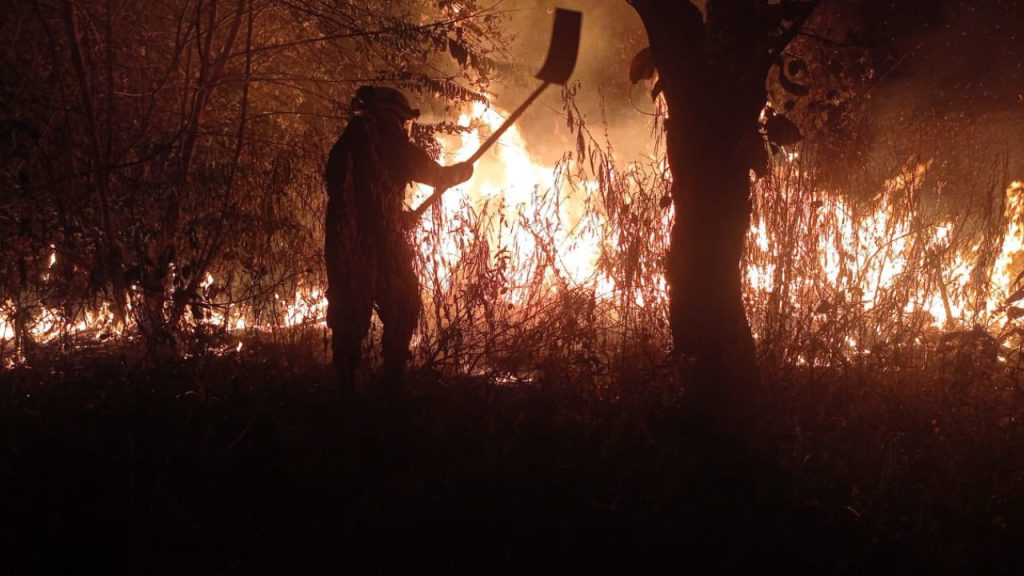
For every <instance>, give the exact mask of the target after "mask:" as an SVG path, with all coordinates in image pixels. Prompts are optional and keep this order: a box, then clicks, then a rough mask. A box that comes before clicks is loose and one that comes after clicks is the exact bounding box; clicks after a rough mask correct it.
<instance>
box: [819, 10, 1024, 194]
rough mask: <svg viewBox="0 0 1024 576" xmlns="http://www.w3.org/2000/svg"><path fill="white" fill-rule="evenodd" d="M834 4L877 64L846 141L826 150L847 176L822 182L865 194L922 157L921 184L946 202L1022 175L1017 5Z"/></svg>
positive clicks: (1022, 57)
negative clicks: (927, 164) (880, 58)
mask: <svg viewBox="0 0 1024 576" xmlns="http://www.w3.org/2000/svg"><path fill="white" fill-rule="evenodd" d="M839 3H840V4H845V5H846V7H847V8H850V7H851V6H852V8H853V9H852V10H848V11H847V12H846V14H847V15H854V16H853V18H851V19H850V20H849V21H847V22H845V23H844V24H845V25H846V26H847V27H848V32H849V33H850V34H849V37H850V38H852V39H853V40H854V41H859V42H862V43H866V44H868V45H869V46H871V48H872V49H873V50H874V53H875V54H876V55H878V54H882V55H884V58H885V59H887V62H885V63H882V65H880V66H879V71H880V75H879V76H877V77H876V78H872V79H871V80H870V81H869V82H868V83H866V84H864V85H863V86H861V87H860V89H859V93H858V94H855V95H854V106H853V107H852V108H851V114H850V133H849V135H850V141H849V142H847V143H845V144H844V143H841V142H840V143H838V144H839V146H838V148H839V154H838V155H837V156H836V157H833V158H830V161H832V162H835V163H836V166H835V167H842V168H844V170H842V171H843V172H848V173H849V175H848V178H846V179H843V180H840V181H837V182H832V184H834V185H837V186H838V187H840V188H843V189H846V190H848V191H852V192H854V193H858V194H859V195H868V194H873V193H876V192H878V191H879V190H880V189H881V185H882V182H883V181H884V180H885V179H887V178H891V177H892V176H893V175H894V171H895V170H898V169H899V168H900V166H899V164H900V163H905V162H907V161H908V160H909V159H911V158H916V159H918V160H920V161H931V166H932V168H931V170H930V171H929V173H930V182H929V184H930V185H926V190H929V189H930V190H931V191H932V192H935V193H936V194H937V195H941V196H943V198H942V201H943V202H945V203H946V206H945V209H947V210H956V209H959V208H961V207H962V206H964V205H965V204H968V205H971V204H973V205H975V206H976V205H978V203H979V202H980V201H982V200H983V198H984V197H985V196H986V195H988V194H989V193H990V192H991V191H992V189H993V188H996V189H999V190H1005V189H1006V187H1007V186H1008V184H1009V181H1011V180H1019V179H1021V178H1024V32H1022V29H1021V27H1020V24H1021V23H1022V22H1024V6H1022V5H1021V3H1019V2H1015V1H1007V0H975V1H973V2H963V1H951V0H947V1H942V2H933V1H932V0H929V1H928V2H924V3H921V4H920V5H917V4H915V3H914V2H908V3H904V4H890V3H887V2H881V1H877V2H876V1H872V0H844V1H843V2H839ZM857 15H859V17H860V21H859V22H858V21H857ZM812 24H813V23H812ZM821 24H822V23H820V22H819V29H825V28H824V27H823V26H821ZM865 30H870V31H871V35H870V36H869V35H867V34H865V33H864V31H865ZM876 64H879V62H876ZM831 145H832V146H833V147H836V146H837V143H835V142H833V143H831Z"/></svg>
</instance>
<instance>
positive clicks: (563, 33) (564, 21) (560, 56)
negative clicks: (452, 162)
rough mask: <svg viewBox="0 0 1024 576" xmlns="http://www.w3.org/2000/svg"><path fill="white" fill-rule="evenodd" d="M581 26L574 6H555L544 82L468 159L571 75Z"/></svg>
mask: <svg viewBox="0 0 1024 576" xmlns="http://www.w3.org/2000/svg"><path fill="white" fill-rule="evenodd" d="M582 26H583V14H582V13H581V12H577V11H575V10H565V9H563V8H558V9H557V10H556V11H555V28H554V31H553V32H552V33H551V45H550V47H548V57H547V60H545V62H544V67H543V68H541V70H540V72H538V73H537V79H538V80H543V81H544V83H543V84H541V85H540V86H538V87H537V89H536V90H534V91H533V94H530V96H529V97H528V98H527V99H526V101H524V102H523V103H522V104H520V105H519V108H516V110H515V112H513V113H512V114H511V115H509V117H508V119H506V120H505V122H504V123H503V124H502V125H501V127H499V128H498V129H497V130H495V131H494V133H493V134H491V137H490V138H488V139H487V141H486V142H484V143H483V144H481V145H480V148H479V149H478V150H477V151H476V152H474V153H473V155H472V156H470V157H469V159H468V160H466V161H467V162H469V163H470V164H475V163H476V161H477V160H479V159H480V157H481V156H483V155H484V153H485V152H487V151H488V150H489V149H490V148H491V146H494V144H495V143H497V142H498V139H499V138H501V135H502V134H504V133H505V131H506V130H508V129H509V128H511V127H512V125H513V124H515V123H516V120H518V119H519V117H520V116H522V115H523V112H526V109H527V108H529V107H530V105H531V104H533V102H534V101H535V100H536V99H537V98H538V97H539V96H540V95H541V93H542V92H544V90H546V89H547V87H548V86H550V85H552V84H559V85H562V86H564V85H565V83H566V82H568V81H569V76H571V75H572V71H573V69H574V68H575V67H576V58H577V56H578V55H579V51H580V29H581V28H582ZM447 190H448V189H447V188H437V189H435V190H434V193H433V194H431V195H430V198H427V199H426V200H425V201H424V202H423V203H422V204H420V205H419V207H417V208H416V209H415V210H413V212H412V215H413V218H412V220H413V221H417V220H419V218H420V217H421V216H423V213H424V212H426V211H427V210H429V209H430V207H431V206H433V205H434V204H437V202H438V200H440V199H441V195H442V194H444V193H445V192H446V191H447Z"/></svg>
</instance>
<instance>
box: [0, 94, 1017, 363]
mask: <svg viewBox="0 0 1024 576" xmlns="http://www.w3.org/2000/svg"><path fill="white" fill-rule="evenodd" d="M503 120H504V117H503V115H502V113H501V112H500V111H499V110H498V109H497V108H494V107H492V106H488V105H485V104H482V103H475V104H473V105H472V106H471V107H470V108H469V109H467V110H466V112H465V113H464V114H462V116H461V117H460V118H459V122H458V123H459V125H460V126H462V127H464V128H465V131H463V132H461V133H459V134H458V135H454V136H439V137H438V141H439V144H440V146H441V151H442V156H443V160H442V161H443V163H445V164H451V163H454V162H458V161H461V160H464V159H466V158H468V157H469V156H470V155H471V154H472V153H473V152H474V151H475V150H476V149H477V148H478V147H479V145H480V143H481V142H482V141H483V140H484V139H485V138H486V137H487V136H488V135H489V134H490V133H492V132H493V131H494V130H496V129H497V128H498V127H499V126H500V125H501V123H502V122H503ZM529 150H530V147H529V143H528V142H527V140H526V139H525V138H524V136H523V135H522V134H521V133H520V132H519V130H518V128H516V127H512V128H511V129H510V130H509V131H508V132H507V133H506V134H505V136H504V137H503V138H502V140H501V142H500V143H499V145H498V146H497V147H496V148H495V149H493V151H491V152H489V153H488V154H486V155H485V156H484V157H483V158H482V159H481V160H480V161H479V162H478V163H477V165H476V167H475V174H474V177H473V178H472V179H471V180H470V181H469V182H467V183H465V184H464V185H462V186H459V187H457V188H455V189H453V190H450V191H449V192H448V193H447V194H446V195H445V196H444V197H443V198H442V201H441V202H440V203H439V204H438V205H437V206H436V207H435V208H434V209H432V210H431V211H430V212H428V213H427V214H426V216H425V217H424V219H423V221H422V222H421V224H420V226H418V227H417V228H416V229H415V230H414V231H413V232H412V233H411V240H412V242H413V243H414V244H415V246H416V247H417V249H418V250H419V261H418V266H419V270H420V272H421V278H422V294H423V300H424V302H426V303H428V304H430V303H434V304H437V303H438V302H441V304H437V305H435V306H433V308H435V309H437V308H445V312H444V314H443V315H442V314H440V313H438V314H435V315H433V316H432V315H430V314H426V313H425V314H424V321H423V322H424V323H423V325H422V326H421V333H419V334H417V335H416V340H415V342H414V345H416V346H420V345H423V346H427V345H428V343H429V342H428V341H429V340H430V338H431V337H430V336H429V335H430V334H434V335H435V336H436V335H437V334H440V333H442V332H443V331H444V330H445V327H446V326H447V325H448V324H450V323H453V322H455V319H457V317H459V315H460V314H461V315H463V316H464V317H468V318H470V319H472V318H473V315H474V314H475V312H474V306H476V305H477V304H475V302H479V301H487V302H489V303H491V305H493V306H494V309H495V310H498V311H500V313H501V314H503V315H504V318H505V319H506V320H508V319H513V320H515V321H519V322H529V321H530V320H531V318H533V317H534V316H536V313H535V311H536V310H537V309H538V308H543V307H545V306H547V303H549V302H551V301H554V300H558V299H560V298H565V297H567V296H572V295H584V296H585V298H584V300H581V301H580V302H591V303H593V305H594V306H596V307H599V308H600V314H601V315H602V317H603V318H606V319H609V321H611V322H616V321H623V319H624V318H628V312H624V310H626V308H628V307H634V308H640V309H644V308H659V309H664V308H665V307H666V303H667V288H666V282H665V278H664V275H663V273H662V271H661V267H660V261H661V258H662V257H663V254H664V245H665V244H664V238H667V237H668V234H669V230H670V228H671V224H672V219H673V213H672V211H671V209H660V208H657V197H658V196H660V192H659V190H660V189H659V186H661V187H665V186H666V185H667V182H669V178H670V177H669V176H668V169H667V166H666V164H665V160H664V158H661V159H658V160H653V161H652V163H651V165H650V166H649V167H647V168H646V170H647V172H646V173H645V172H644V170H645V167H644V166H641V165H639V164H632V165H629V166H626V167H624V168H622V169H621V170H616V169H615V168H614V167H607V169H606V170H605V171H603V172H602V175H601V176H600V177H598V176H597V175H594V176H593V177H592V178H589V179H588V178H582V177H581V176H580V174H581V173H582V172H581V171H580V170H578V168H579V165H578V164H576V163H577V162H579V161H580V159H578V158H573V157H571V156H566V157H565V158H563V160H562V161H561V162H559V163H557V164H555V165H549V164H545V163H544V162H541V161H539V160H538V159H537V158H536V157H535V156H534V155H531V154H530V151H529ZM802 162H803V159H802V158H801V156H800V154H799V153H798V152H793V151H787V152H786V154H784V155H783V157H782V158H781V159H780V160H779V163H778V164H777V165H776V167H775V172H774V173H772V174H770V175H768V176H767V177H764V178H762V179H759V180H757V179H755V180H754V181H753V184H752V186H753V188H752V190H753V197H754V204H755V213H754V218H753V220H752V223H751V226H750V229H749V232H748V242H747V253H746V256H745V262H744V266H745V270H744V272H745V273H744V279H745V283H746V286H745V298H746V301H747V305H748V312H749V316H750V318H751V323H752V326H753V328H754V331H755V336H756V337H758V338H760V339H762V340H771V341H772V342H777V341H779V338H780V335H782V336H784V337H786V338H789V339H790V340H791V341H801V342H812V343H813V342H818V341H824V340H829V341H830V342H832V343H833V344H834V346H835V347H836V348H838V349H841V350H842V351H843V353H854V354H870V353H872V350H873V349H874V347H875V346H877V345H878V344H879V343H880V342H882V343H884V342H886V341H888V340H891V339H892V338H893V337H894V336H893V335H894V334H898V333H899V331H900V330H903V329H905V328H906V327H907V326H910V327H911V328H912V329H913V330H916V331H917V334H918V336H916V338H917V339H918V340H920V335H921V334H923V333H924V332H926V331H933V332H938V331H951V330H963V329H969V328H971V327H973V326H974V325H980V326H983V327H984V328H986V329H988V330H990V331H993V332H997V331H999V330H1002V329H1003V328H1005V327H1006V326H1007V325H1008V324H1009V323H1010V322H1011V321H1012V320H1013V319H1015V318H1017V317H1018V316H1021V315H1024V309H1021V310H1019V311H1018V309H1017V308H1016V307H1015V306H1014V303H1015V302H1016V300H1020V299H1021V298H1019V297H1018V296H1019V295H1018V294H1016V292H1017V291H1018V289H1020V288H1022V282H1021V281H1020V279H1019V276H1020V274H1021V272H1022V271H1024V182H1022V181H1015V182H1013V183H1012V184H1011V185H1010V186H1009V188H1008V190H1007V191H1006V197H1005V205H1004V207H1003V208H1004V210H1003V214H1002V217H1003V220H1002V221H1001V222H1002V224H1000V225H1001V226H1002V228H1001V229H1000V230H998V233H999V235H1000V236H1001V239H1000V240H999V241H998V245H995V244H993V245H992V247H987V245H986V244H985V243H984V242H983V240H982V239H978V238H975V237H968V236H965V232H964V231H963V229H962V226H961V224H962V223H961V222H953V221H949V220H945V219H931V220H929V218H927V217H926V216H925V215H924V214H922V213H920V211H919V210H918V209H917V208H916V207H917V206H918V203H917V201H916V199H917V198H918V197H919V195H920V193H921V188H922V182H923V181H924V179H925V176H926V175H927V174H928V171H929V169H930V163H928V162H923V163H916V164H913V165H910V166H908V167H907V168H906V169H905V170H902V171H901V172H900V173H899V174H897V175H895V176H894V177H893V178H892V179H890V180H889V181H888V182H886V184H885V186H884V187H883V189H882V190H880V191H879V193H878V196H877V197H876V198H875V199H874V200H873V202H871V203H864V202H860V203H855V202H853V201H851V200H848V199H845V198H843V197H841V196H840V195H836V194H829V193H826V192H824V191H821V190H817V189H815V188H814V187H813V183H812V179H811V178H810V177H809V173H808V171H807V170H806V169H805V168H804V167H803V166H802ZM644 174H646V177H647V178H648V179H646V180H645V179H643V176H644ZM610 188H616V189H621V190H622V191H624V192H623V194H626V193H628V194H633V195H634V196H633V197H632V203H628V202H627V203H626V204H625V208H626V210H625V212H626V213H627V214H626V215H627V216H628V217H635V216H637V215H635V214H629V213H628V211H629V209H631V208H632V207H634V206H640V207H641V208H638V209H642V210H648V211H649V212H652V213H654V216H653V220H651V221H650V222H653V223H652V224H651V226H650V230H651V231H650V232H645V233H646V234H649V236H650V238H647V240H648V242H647V243H646V244H644V245H643V247H642V248H637V250H641V251H643V250H646V251H647V252H646V253H645V254H646V256H645V257H646V258H647V259H648V260H647V261H649V262H654V263H656V265H648V267H646V268H644V267H642V266H638V265H637V264H636V262H635V261H633V260H630V261H629V262H632V264H628V265H619V266H620V267H618V268H614V267H613V266H612V265H610V264H608V260H607V259H606V258H607V256H608V255H609V254H611V253H616V251H617V250H625V248H624V247H623V246H622V245H621V244H622V243H623V242H624V240H622V239H623V238H624V234H623V230H620V229H614V226H616V225H618V226H628V225H629V224H628V223H629V221H628V220H623V219H621V218H622V214H621V212H622V210H623V209H621V208H620V209H619V210H620V213H619V214H618V216H619V217H620V219H619V220H615V218H614V217H613V216H615V214H613V213H612V212H611V210H610V209H609V207H608V206H606V205H605V204H604V199H603V198H604V196H603V195H604V194H605V193H606V192H607V190H608V189H610ZM432 192H433V190H431V189H430V188H428V187H426V186H421V185H417V186H414V187H413V188H412V190H411V192H410V197H409V198H408V200H409V202H408V204H409V205H410V206H416V205H419V203H420V202H422V201H423V200H425V199H426V198H427V197H428V196H429V195H430V194H431V193H432ZM645 195H646V196H650V197H653V198H654V202H653V203H651V204H643V203H642V202H641V201H642V200H643V199H644V198H645ZM651 206H654V208H651ZM613 222H618V224H612V223H613ZM645 230H646V229H645ZM655 237H658V238H655ZM58 260H59V256H58V254H57V250H56V248H54V247H53V246H51V247H50V254H49V258H48V261H44V262H46V263H47V264H46V271H49V270H50V269H52V268H53V267H54V266H55V265H56V264H57V262H58ZM630 266H634V267H632V268H631V267H630ZM215 272H216V270H214V271H210V272H204V276H203V279H202V281H201V282H200V283H199V289H200V290H201V295H202V299H203V300H204V312H203V313H201V314H200V313H199V312H196V314H197V316H199V317H198V318H194V317H192V316H191V314H192V312H191V311H188V312H186V315H185V319H184V322H186V323H189V324H191V325H194V326H196V327H206V328H204V329H216V330H222V331H223V332H225V333H234V336H235V337H241V336H242V335H243V334H252V333H258V332H270V331H273V330H277V329H280V328H294V327H302V326H305V327H309V326H314V327H318V328H324V327H325V316H326V310H327V300H326V295H325V293H324V287H323V286H317V285H312V283H309V284H303V283H300V284H299V285H298V287H297V288H296V289H295V291H294V292H293V293H291V294H288V293H277V294H273V302H272V305H271V308H272V310H271V311H270V312H269V313H268V312H266V311H264V312H262V313H260V312H257V311H256V310H254V308H253V307H252V305H250V304H248V303H246V302H245V301H244V300H243V301H240V302H235V303H231V304H217V303H216V302H214V300H216V298H215V295H216V294H218V293H221V294H222V293H224V292H225V291H226V290H227V289H228V287H227V286H225V285H224V282H223V281H222V280H218V277H217V276H215V275H214V273H215ZM218 274H219V273H218ZM637 277H642V278H643V281H644V282H646V284H645V286H647V287H648V288H647V289H646V290H637V289H634V288H635V286H634V283H635V282H637V280H636V278H637ZM43 281H44V283H46V282H50V278H49V274H48V272H44V276H43ZM132 294H133V298H136V299H138V298H140V297H141V291H139V290H138V289H133V291H132ZM17 298H18V300H17V301H15V300H14V299H11V298H8V299H6V300H3V301H2V302H0V360H2V361H3V362H4V364H5V365H12V364H13V363H16V362H18V361H20V359H21V358H20V355H19V354H20V352H19V351H18V350H16V349H15V348H16V346H20V344H17V343H18V342H20V341H21V339H22V338H29V339H31V340H33V341H35V342H42V343H46V342H51V341H55V340H57V339H58V338H61V337H74V338H94V339H105V338H107V337H110V336H116V335H119V334H122V333H123V332H124V331H126V330H131V329H132V325H131V323H130V318H129V319H128V322H129V323H128V324H127V325H124V324H123V323H122V322H121V321H120V320H118V319H117V318H116V315H115V314H114V312H113V309H112V305H111V304H110V303H102V304H100V305H99V306H97V307H95V308H90V309H86V310H81V311H77V312H70V311H68V310H64V309H60V308H56V307H51V306H49V305H48V304H47V303H46V302H45V301H44V300H43V299H42V297H34V298H31V297H28V296H25V297H22V296H18V297H17ZM569 302H570V305H571V306H576V305H578V303H577V302H576V301H569ZM137 303H138V300H136V304H137ZM449 304H451V307H450V308H451V309H450V310H449V309H448V308H447V307H446V306H448V305H449ZM428 307H429V306H428ZM428 307H425V308H428ZM1022 308H1024V304H1022ZM570 309H572V308H570ZM19 314H20V316H19ZM627 321H628V320H627ZM801 339H802V340H801ZM814 346H817V344H812V345H811V348H813V347H814ZM11 350H14V353H13V355H12V354H11ZM241 350H242V342H241V341H240V340H239V341H238V342H237V345H235V344H234V343H233V344H231V345H229V346H228V347H226V348H224V351H225V352H226V353H228V352H231V351H234V352H235V353H240V352H241ZM11 358H13V359H14V360H13V361H12V360H11ZM789 359H790V360H791V361H792V362H794V363H796V364H802V365H819V364H822V363H827V362H828V360H822V359H821V358H816V357H814V354H813V352H808V350H807V349H806V347H805V349H800V350H799V351H797V352H794V353H793V354H792V355H790V356H789Z"/></svg>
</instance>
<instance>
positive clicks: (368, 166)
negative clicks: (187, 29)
mask: <svg viewBox="0 0 1024 576" xmlns="http://www.w3.org/2000/svg"><path fill="white" fill-rule="evenodd" d="M582 18H583V16H582V14H581V13H579V12H575V11H571V10H563V9H558V10H557V11H556V13H555V25H554V32H553V34H552V40H551V46H550V48H549V51H548V56H547V60H546V61H545V63H544V66H543V67H542V69H541V71H540V73H538V74H537V78H538V79H540V80H542V81H543V84H542V85H541V86H539V87H538V88H537V89H536V90H534V92H533V93H532V94H531V95H530V96H529V97H528V98H527V99H526V101H524V102H523V103H522V104H521V105H520V106H519V108H517V109H516V110H515V111H514V112H513V113H512V114H511V115H510V116H509V117H508V119H507V120H505V122H504V123H503V124H502V125H501V127H499V128H498V129H497V130H495V131H494V133H493V134H492V135H491V136H490V137H489V138H488V139H487V141H486V142H484V143H483V144H482V145H481V146H480V149H479V150H477V151H476V153H474V154H473V156H472V157H470V159H469V160H468V161H466V162H461V163H458V164H455V165H453V166H448V167H442V166H440V165H439V164H437V163H436V162H434V161H433V160H431V159H430V157H429V156H428V155H427V153H426V152H425V151H423V150H422V149H421V148H419V147H418V146H416V145H415V144H413V143H412V142H410V141H409V138H408V136H407V131H406V130H405V129H404V126H405V124H406V123H407V122H410V121H411V120H413V119H414V118H417V117H418V116H419V110H417V109H415V108H413V107H412V106H411V105H410V103H409V100H408V99H407V98H406V97H405V95H404V94H402V93H401V92H399V91H398V90H395V89H393V88H383V87H373V86H363V87H361V88H359V90H357V91H356V96H355V98H354V100H353V111H354V113H355V116H354V118H353V119H352V120H351V121H350V122H349V125H348V126H347V127H346V129H345V131H344V133H343V134H342V135H341V137H340V138H339V139H338V141H337V143H335V145H334V148H332V149H331V152H330V156H329V157H328V160H327V169H326V173H325V179H326V182H327V191H328V202H327V222H326V242H325V246H324V259H325V261H326V264H327V302H328V306H327V325H328V326H329V327H330V328H331V331H332V338H331V348H332V352H333V356H334V365H335V369H336V371H337V378H338V384H339V385H340V386H341V389H342V391H343V392H344V393H346V394H348V393H351V392H352V391H353V389H354V385H355V374H356V369H357V368H358V366H359V360H360V352H361V348H362V340H363V338H364V337H365V336H366V333H367V331H368V330H369V329H370V317H371V314H372V312H373V307H374V305H376V306H377V311H378V314H379V316H380V319H381V322H382V323H383V324H384V334H383V338H382V340H383V348H384V350H383V356H384V374H383V376H384V382H385V383H386V385H388V386H389V387H390V388H391V389H392V391H393V392H397V391H398V390H400V389H401V387H402V381H403V376H404V373H405V364H406V362H407V361H408V358H409V343H410V341H411V340H412V335H413V332H414V331H415V329H416V324H417V322H418V319H419V310H420V294H419V280H418V278H417V277H416V272H415V270H414V268H413V251H412V247H411V246H410V245H409V243H408V240H407V238H406V236H405V230H406V229H408V228H409V227H410V226H414V225H415V223H416V222H417V221H418V220H419V218H420V217H422V215H423V213H424V212H426V211H427V210H428V209H430V207H432V206H433V205H435V204H436V203H437V202H438V200H440V198H441V195H442V194H444V192H445V191H446V190H447V189H448V188H450V187H452V186H455V185H458V184H461V183H462V182H465V181H466V180H468V179H469V178H470V177H471V176H472V175H473V164H474V163H475V162H476V161H477V160H478V159H479V158H480V157H481V156H482V155H483V154H484V153H485V152H486V151H487V150H488V149H490V147H491V146H493V145H494V144H495V143H496V142H497V141H498V139H499V138H500V137H501V135H502V134H504V133H505V131H506V130H508V128H509V127H510V126H512V124H514V123H515V121H516V120H517V119H518V118H519V117H520V116H521V115H522V113H523V112H524V111H525V110H526V109H527V108H528V107H529V106H530V105H531V104H532V103H533V102H534V101H535V100H536V99H537V98H538V97H539V96H540V95H541V93H542V92H543V91H544V90H545V89H546V88H547V87H548V86H550V85H551V84H561V85H564V84H565V83H566V82H567V81H568V80H569V76H571V75H572V71H573V69H574V68H575V66H576V58H577V55H578V53H579V43H580V31H581V28H582ZM410 182H422V183H424V184H428V185H430V186H433V187H434V188H435V191H434V194H433V195H431V196H430V198H428V199H427V200H426V201H424V202H423V204H421V205H420V206H419V207H418V208H416V209H415V210H413V211H412V212H406V211H404V210H403V208H402V202H403V200H404V198H405V188H406V186H408V185H409V183H410Z"/></svg>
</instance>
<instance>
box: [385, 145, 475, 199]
mask: <svg viewBox="0 0 1024 576" xmlns="http://www.w3.org/2000/svg"><path fill="white" fill-rule="evenodd" d="M396 144H397V145H396V148H397V150H398V155H399V160H400V161H401V163H402V165H403V166H404V167H405V169H406V174H407V175H408V177H409V179H410V180H413V181H415V182H422V183H423V184H427V185H428V186H433V187H434V188H451V187H452V186H456V185H458V184H462V183H463V182H465V181H466V180H469V178H470V177H471V176H472V175H473V165H472V164H467V163H465V162H460V163H458V164H454V165H452V166H441V165H440V164H438V163H437V162H435V161H434V160H433V159H431V158H430V156H429V155H428V154H427V153H426V151H424V150H423V149H422V148H420V147H419V146H417V145H415V144H413V143H412V142H410V141H409V140H408V139H406V138H405V134H404V133H403V134H402V138H401V139H400V140H399V141H398V142H396Z"/></svg>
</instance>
